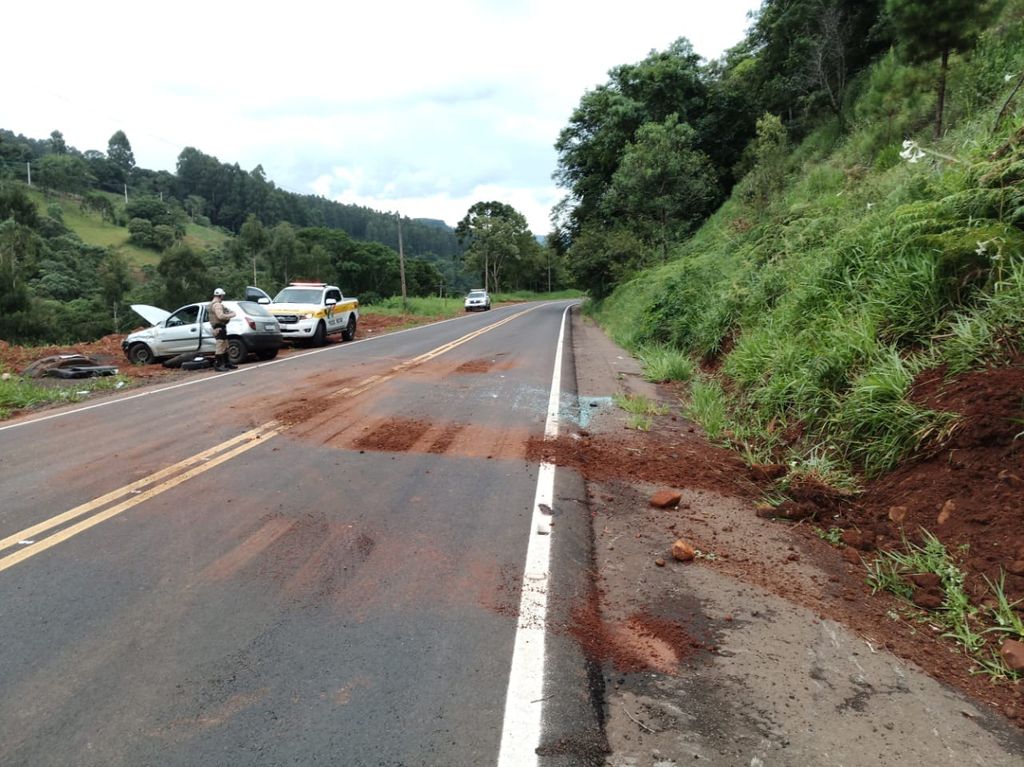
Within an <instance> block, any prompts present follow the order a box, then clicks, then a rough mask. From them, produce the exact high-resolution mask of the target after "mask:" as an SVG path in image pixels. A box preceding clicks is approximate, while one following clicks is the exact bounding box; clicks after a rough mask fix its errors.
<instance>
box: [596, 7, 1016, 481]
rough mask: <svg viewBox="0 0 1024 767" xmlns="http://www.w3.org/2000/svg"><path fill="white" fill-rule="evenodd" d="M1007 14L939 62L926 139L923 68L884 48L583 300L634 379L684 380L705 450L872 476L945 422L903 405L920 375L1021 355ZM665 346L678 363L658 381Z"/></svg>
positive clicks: (763, 129)
mask: <svg viewBox="0 0 1024 767" xmlns="http://www.w3.org/2000/svg"><path fill="white" fill-rule="evenodd" d="M1022 19H1024V3H1022V2H1020V0H1015V1H1013V2H1009V3H1007V4H1006V5H1005V7H1004V8H1003V11H1002V15H1001V16H999V17H996V19H995V23H993V25H992V26H991V27H989V28H988V29H987V31H985V32H984V33H981V34H980V35H979V37H978V39H977V42H976V45H975V46H974V49H973V51H972V52H971V55H970V56H954V57H953V58H952V59H951V63H950V74H949V81H948V93H949V96H948V99H947V103H946V110H947V111H946V120H945V128H944V132H943V134H942V136H941V137H940V138H939V139H935V138H933V136H932V129H933V127H934V126H933V120H934V112H935V103H934V101H933V99H930V98H929V97H928V96H929V94H930V90H929V83H930V82H931V80H930V76H931V73H932V72H933V66H932V63H931V62H930V61H929V62H928V63H926V64H920V63H908V62H906V61H904V60H903V59H901V58H900V57H899V56H898V55H897V54H896V53H895V52H887V53H884V54H883V55H881V56H880V57H879V58H878V59H877V60H876V61H875V62H874V63H873V64H872V65H871V66H868V67H866V68H865V69H864V70H863V71H862V72H861V73H860V74H859V75H858V77H856V78H855V79H854V80H853V81H852V82H851V83H850V84H849V86H848V95H847V99H848V102H847V103H848V106H847V109H846V110H845V112H846V116H845V119H844V120H843V122H842V124H841V123H840V121H839V120H838V118H836V117H835V116H832V117H831V118H823V119H821V120H819V123H818V125H817V126H815V127H813V128H812V129H808V130H806V135H805V137H804V138H803V139H801V140H800V141H798V142H791V140H790V138H789V136H788V134H789V131H787V130H786V128H785V127H784V126H782V124H781V123H780V122H779V121H778V120H777V119H774V118H771V117H765V118H763V119H760V120H758V123H757V128H756V132H755V136H754V139H753V141H752V144H751V156H752V157H753V158H754V160H753V164H752V166H751V168H750V170H749V172H748V173H747V175H746V176H745V177H744V178H743V179H742V180H741V181H739V183H738V184H737V185H736V186H735V188H734V189H733V190H732V193H731V196H730V197H729V198H728V199H727V200H726V201H725V203H724V204H723V205H722V206H721V207H720V208H719V209H718V210H717V211H716V212H715V213H714V214H713V215H712V216H711V217H710V218H708V219H707V221H706V222H705V223H704V224H703V225H702V226H701V227H700V228H699V229H697V230H696V231H695V232H694V233H693V235H692V236H691V237H689V238H686V239H683V240H680V241H677V242H676V243H675V244H674V245H673V246H672V247H671V249H670V253H669V258H668V259H667V260H666V262H665V263H663V264H657V263H656V265H654V266H653V267H652V268H649V269H647V270H642V271H638V272H635V273H634V275H633V276H632V277H631V278H629V279H628V280H626V281H624V282H622V283H621V284H620V285H619V286H618V287H616V288H615V289H614V290H613V291H612V292H611V293H610V295H609V296H608V297H607V298H605V299H603V300H601V301H600V302H598V304H597V306H596V307H595V308H594V313H595V316H596V317H597V318H598V320H599V321H600V322H601V323H602V324H603V325H604V326H605V327H606V328H607V329H608V330H609V331H610V332H611V333H612V334H613V335H614V336H615V338H616V340H617V341H619V342H620V343H622V344H624V345H625V346H627V347H628V348H630V349H632V350H634V351H635V352H636V354H637V355H638V356H639V357H640V359H641V360H643V361H644V363H645V364H646V366H647V370H648V375H649V376H650V377H652V378H653V379H654V380H681V381H687V380H689V381H690V384H689V391H688V394H687V396H686V398H685V404H684V407H685V411H686V413H687V414H688V415H690V416H691V417H693V418H695V419H696V420H698V421H699V422H700V423H701V424H702V425H703V426H704V428H705V431H706V432H707V434H708V435H709V436H710V437H711V438H712V439H722V440H725V441H728V442H729V443H730V444H733V445H734V446H735V445H738V446H739V447H740V448H741V449H743V450H746V451H747V452H748V453H749V454H750V456H751V458H752V459H759V460H781V461H785V462H786V463H789V464H791V465H792V466H794V467H796V468H798V469H799V468H801V467H804V468H812V467H815V466H822V465H825V466H827V467H828V471H829V472H830V473H831V474H832V475H833V476H834V475H836V474H839V475H842V476H845V477H847V478H850V477H853V476H855V475H862V476H866V477H871V476H875V475H878V474H880V473H882V472H885V471H887V470H890V469H892V468H893V467H894V466H896V465H897V464H898V463H899V462H900V461H901V460H903V459H905V458H906V457H907V456H909V455H911V454H913V453H915V452H916V451H919V450H921V449H923V448H926V447H928V446H929V445H932V444H937V443H939V442H941V440H943V439H944V438H945V437H946V435H948V434H949V433H950V431H951V430H952V429H954V428H955V427H956V418H955V416H954V415H951V414H949V413H939V412H934V411H931V410H929V409H927V408H925V407H922V406H920V405H918V404H916V403H915V402H914V401H913V398H912V396H911V392H912V387H913V383H914V381H915V377H916V376H917V375H918V374H919V373H921V372H922V371H923V370H926V369H933V368H936V367H939V366H944V367H945V368H946V369H947V370H948V371H949V372H950V373H956V372H961V371H965V370H968V369H972V368H974V367H977V366H984V365H988V364H998V363H1000V362H1005V361H1008V360H1010V359H1013V358H1014V356H1015V355H1017V354H1019V353H1020V351H1021V348H1022V347H1021V344H1022V341H1024V213H1022V211H1024V193H1022V191H1021V189H1022V183H1024V155H1022V148H1021V137H1022V130H1024V129H1022V121H1024V100H1022V99H1020V98H1017V99H1014V98H1012V94H1013V93H1014V92H1015V87H1016V86H1018V85H1019V82H1018V81H1019V78H1020V77H1021V76H1022V72H1024V24H1021V23H1020V22H1021V20H1022ZM894 87H896V88H897V89H898V91H899V93H898V97H897V94H894V93H893V88H894ZM904 137H911V138H909V139H905V138H904ZM656 255H657V254H656V253H654V252H652V254H651V258H652V259H655V257H656ZM655 261H657V259H655ZM651 349H657V350H659V351H658V353H657V354H651V352H650V350H651ZM664 350H668V351H669V352H671V353H672V354H674V355H681V356H683V357H685V358H686V359H687V360H688V361H689V368H687V366H686V365H685V364H683V365H681V366H680V372H679V373H677V374H668V373H666V372H665V371H664V362H663V360H664V354H665V351H664ZM701 369H703V370H704V371H706V372H698V374H697V375H694V374H693V371H694V370H698V371H700V370H701ZM794 432H798V433H799V434H801V435H802V436H801V438H800V439H799V440H795V441H794V440H791V439H788V438H784V435H786V434H792V433H794Z"/></svg>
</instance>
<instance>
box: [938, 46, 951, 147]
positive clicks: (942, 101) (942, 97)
mask: <svg viewBox="0 0 1024 767" xmlns="http://www.w3.org/2000/svg"><path fill="white" fill-rule="evenodd" d="M948 70H949V49H948V48H947V49H946V50H944V51H943V52H942V64H941V65H940V66H939V103H938V105H937V106H936V107H935V138H936V139H939V138H942V113H943V112H944V111H945V108H946V72H947V71H948Z"/></svg>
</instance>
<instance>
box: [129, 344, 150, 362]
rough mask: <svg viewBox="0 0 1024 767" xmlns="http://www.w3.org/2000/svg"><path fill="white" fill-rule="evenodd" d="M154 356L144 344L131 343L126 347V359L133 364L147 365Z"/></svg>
mask: <svg viewBox="0 0 1024 767" xmlns="http://www.w3.org/2000/svg"><path fill="white" fill-rule="evenodd" d="M155 359H156V356H155V355H154V354H153V350H152V349H150V348H149V347H148V346H146V345H145V344H132V345H131V346H129V347H128V361H129V362H130V363H132V364H133V365H148V364H149V363H151V362H152V361H153V360H155Z"/></svg>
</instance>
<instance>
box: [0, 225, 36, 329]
mask: <svg viewBox="0 0 1024 767" xmlns="http://www.w3.org/2000/svg"><path fill="white" fill-rule="evenodd" d="M0 213H2V211H0ZM42 249H43V243H42V240H41V239H40V237H39V235H37V234H36V233H35V232H33V231H32V229H30V228H29V227H28V226H24V225H22V224H20V223H18V221H17V220H16V219H15V218H14V216H8V217H7V218H6V219H4V220H2V221H0V318H2V317H4V316H5V315H8V314H13V313H15V312H21V311H24V310H25V309H27V308H28V305H29V292H28V278H29V276H30V275H31V274H32V273H33V272H34V271H35V263H36V258H37V257H38V255H39V254H40V253H41V252H42Z"/></svg>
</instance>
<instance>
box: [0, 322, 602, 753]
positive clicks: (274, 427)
mask: <svg viewBox="0 0 1024 767" xmlns="http://www.w3.org/2000/svg"><path fill="white" fill-rule="evenodd" d="M566 306H568V303H567V302H555V303H550V304H529V305H520V306H511V307H505V308H502V309H496V310H494V311H491V312H486V313H481V314H477V315H471V316H465V317H460V318H458V319H456V320H453V321H448V322H443V323H438V324H436V325H432V326H428V327H423V328H417V329H414V330H410V331H405V332H401V333H396V334H391V335H387V336H382V337H380V338H375V339H368V340H364V341H359V342H355V343H349V344H341V345H338V344H335V345H332V346H329V347H326V348H323V349H320V350H315V351H311V352H310V353H308V354H301V355H292V356H289V357H287V358H282V359H281V360H278V361H275V362H273V363H269V364H259V365H256V364H251V365H246V366H243V367H242V368H240V369H239V370H238V371H235V372H233V373H230V374H226V375H215V374H213V373H211V372H198V373H196V374H195V375H194V376H192V377H189V378H187V379H183V380H185V381H187V383H186V384H185V385H177V386H154V387H150V388H148V389H145V390H139V391H134V392H128V393H127V394H125V395H123V396H120V397H111V398H108V399H104V400H99V401H97V402H95V403H93V406H92V407H88V406H87V407H75V408H67V409H64V410H59V411H47V412H46V413H44V414H41V415H40V416H36V417H34V418H29V419H21V420H19V421H14V422H11V423H10V424H4V425H0V488H2V489H0V764H3V765H5V766H7V767H14V766H15V765H33V766H36V765H39V766H41V765H285V764H288V765H291V764H296V765H389V766H397V765H474V766H475V765H486V764H496V763H497V761H498V758H499V749H500V748H501V747H502V738H503V733H504V738H505V742H506V746H508V745H509V744H510V743H511V744H513V745H514V744H516V743H517V742H520V744H521V745H522V743H525V747H520V748H519V749H518V751H517V750H516V749H515V748H513V749H512V750H511V751H509V753H511V754H512V756H506V757H503V762H502V763H503V764H508V765H513V764H528V763H531V760H536V759H538V757H534V756H533V752H534V748H535V745H534V740H531V738H533V737H534V736H532V735H530V734H529V732H527V731H523V732H520V731H518V730H517V729H516V727H519V726H520V725H518V724H516V721H518V720H517V719H516V717H511V719H512V720H513V722H512V730H511V731H509V730H508V728H507V726H506V720H508V719H509V718H510V717H507V716H506V693H507V691H508V690H509V684H510V682H509V680H510V668H511V667H512V654H513V647H514V646H515V644H516V634H517V627H519V626H523V627H525V628H527V629H528V628H530V627H529V626H528V625H527V624H528V621H526V620H524V619H522V618H519V619H517V616H519V614H520V599H521V596H522V594H523V592H524V591H527V592H528V591H529V590H530V589H531V588H532V586H531V585H530V582H529V579H527V580H528V585H527V586H526V587H525V589H524V588H523V582H524V578H523V568H524V562H525V561H526V556H527V547H528V545H529V544H530V540H531V537H537V532H536V520H535V519H534V518H533V517H534V514H535V508H534V507H535V492H536V491H537V485H538V473H539V471H538V466H537V465H536V464H531V463H530V462H528V461H527V460H526V458H525V444H526V441H527V440H528V439H530V438H537V437H540V436H541V435H543V433H544V430H545V420H546V418H547V415H548V412H549V410H551V408H550V407H549V390H550V387H551V384H552V373H553V366H554V363H555V354H556V344H557V342H558V338H559V332H560V327H561V323H562V318H563V314H564V310H565V308H566ZM561 372H562V389H563V395H562V400H563V402H566V403H571V402H572V400H573V399H574V398H573V397H572V386H573V382H574V377H573V374H572V355H571V350H570V349H569V348H568V347H567V348H566V351H565V356H564V360H563V364H562V366H561ZM556 410H557V408H556ZM556 481H557V482H558V483H559V484H558V486H557V487H556V490H555V497H556V499H557V500H556V502H555V504H554V505H555V514H556V518H558V519H559V522H558V525H557V526H556V527H555V528H554V530H553V532H554V534H552V535H550V536H548V540H549V541H550V542H551V546H552V547H553V548H552V554H551V561H552V565H553V566H552V569H551V573H550V575H551V578H552V582H551V583H550V584H549V588H548V593H549V598H548V603H549V611H550V612H549V614H548V621H547V624H548V625H564V624H565V622H566V621H567V620H568V612H569V610H570V609H571V605H572V603H573V599H574V598H575V597H576V596H578V595H580V594H582V592H583V589H584V580H583V578H582V575H581V574H582V573H583V571H584V570H585V568H586V565H587V563H588V562H589V550H588V545H589V544H588V543H587V541H588V538H587V534H586V524H585V520H583V519H582V518H583V516H584V515H583V514H580V513H579V511H580V509H579V507H580V506H581V504H577V503H574V502H573V499H574V498H582V497H583V494H582V491H581V490H580V489H579V487H578V486H576V485H575V484H574V480H573V479H572V478H570V477H561V476H559V477H558V478H556ZM556 562H557V563H558V566H557V567H555V566H554V563H556ZM539 588H544V587H539ZM555 594H558V595H559V598H557V599H555V598H553V597H552V596H550V595H555ZM533 628H534V629H536V626H534V627H533ZM547 641H548V652H547V654H546V657H547V664H548V665H547V667H546V669H544V670H543V671H542V672H540V671H538V670H537V669H536V668H534V669H532V670H529V669H528V670H527V672H526V673H527V675H529V674H534V675H536V674H538V673H543V674H544V677H543V678H544V679H545V680H546V683H545V684H544V686H543V687H542V688H537V689H540V690H541V692H542V694H541V695H539V696H538V697H537V698H536V699H533V700H527V701H522V700H520V701H513V703H515V705H516V706H517V707H518V709H519V710H520V713H524V712H525V714H524V715H525V716H526V717H527V718H529V717H530V716H532V715H533V713H538V712H539V714H538V715H539V716H542V719H539V721H541V726H542V736H541V737H540V740H539V742H537V743H536V745H537V746H540V753H541V754H542V755H544V754H546V756H541V757H539V761H540V763H542V764H562V763H564V764H579V763H581V761H585V759H584V758H583V756H582V754H584V753H585V752H588V749H591V746H592V743H591V741H590V740H588V739H591V738H592V737H593V732H592V731H593V730H594V729H595V723H594V721H593V716H594V715H593V709H592V707H591V706H590V696H592V695H595V694H597V695H599V692H600V691H599V690H596V691H595V690H594V689H591V688H590V686H589V682H590V680H591V678H592V676H593V675H592V674H591V673H590V670H588V669H587V667H586V664H585V663H583V661H582V660H581V659H580V658H579V657H578V656H577V654H576V651H575V650H574V647H573V644H572V642H571V641H569V640H568V638H567V637H566V636H565V635H564V632H563V633H559V632H552V631H550V630H549V631H548V640H547ZM534 681H535V680H534ZM515 689H518V688H515ZM524 689H529V688H528V687H527V688H524ZM527 729H528V728H527ZM588 733H589V734H588ZM588 744H590V745H588ZM574 749H575V751H574ZM591 750H592V749H591ZM517 754H518V755H517ZM523 754H525V756H523Z"/></svg>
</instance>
